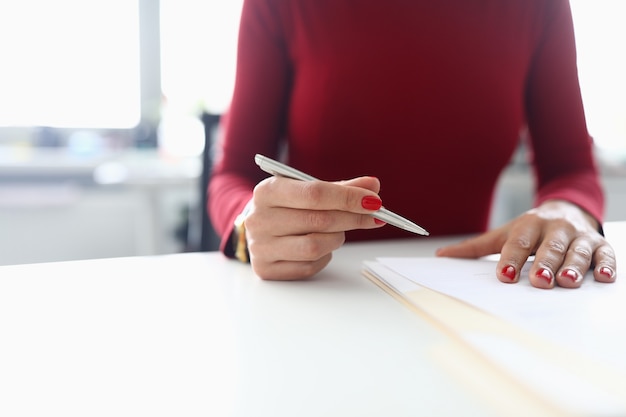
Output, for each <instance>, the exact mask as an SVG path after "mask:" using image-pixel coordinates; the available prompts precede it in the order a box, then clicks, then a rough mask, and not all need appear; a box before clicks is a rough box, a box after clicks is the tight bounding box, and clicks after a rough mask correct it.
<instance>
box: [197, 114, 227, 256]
mask: <svg viewBox="0 0 626 417" xmlns="http://www.w3.org/2000/svg"><path fill="white" fill-rule="evenodd" d="M220 117H221V116H220V115H218V114H210V113H207V112H203V113H202V114H201V116H200V119H201V120H202V124H203V125H204V152H203V153H202V176H201V178H200V184H199V187H200V189H199V190H198V191H199V192H200V196H201V198H200V204H201V205H200V207H199V211H200V216H199V217H200V225H199V227H200V238H199V247H198V250H199V251H202V252H206V251H216V250H219V247H220V238H219V236H218V235H217V233H216V232H215V230H214V229H213V225H212V224H211V221H210V220H209V216H208V213H207V202H208V199H209V195H208V185H209V179H210V178H211V171H212V170H213V146H214V144H215V138H216V136H217V128H218V126H219V122H220Z"/></svg>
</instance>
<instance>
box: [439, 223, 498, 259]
mask: <svg viewBox="0 0 626 417" xmlns="http://www.w3.org/2000/svg"><path fill="white" fill-rule="evenodd" d="M505 239H506V235H505V233H504V232H502V231H501V230H500V229H497V230H492V231H490V232H487V233H484V234H482V235H480V236H478V237H474V238H471V239H467V240H464V241H462V242H461V243H457V244H455V245H449V246H445V247H442V248H439V249H437V252H436V255H437V256H449V257H453V258H472V259H474V258H480V257H481V256H487V255H491V254H494V253H499V252H500V249H501V248H502V245H503V244H504V241H505Z"/></svg>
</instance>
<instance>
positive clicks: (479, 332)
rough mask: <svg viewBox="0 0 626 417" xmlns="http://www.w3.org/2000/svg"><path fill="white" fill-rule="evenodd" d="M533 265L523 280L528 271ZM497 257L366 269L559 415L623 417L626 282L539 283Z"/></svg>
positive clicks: (387, 263) (379, 263)
mask: <svg viewBox="0 0 626 417" xmlns="http://www.w3.org/2000/svg"><path fill="white" fill-rule="evenodd" d="M527 268H528V266H527V267H526V268H525V270H524V271H522V275H521V276H522V277H526V276H527ZM495 271H496V261H494V260H487V259H481V260H464V259H449V258H379V259H377V260H376V261H368V262H365V264H364V273H365V275H366V276H367V277H368V278H370V279H371V280H372V281H374V282H375V283H376V284H378V285H379V286H380V287H381V288H383V289H384V290H386V291H387V292H389V293H390V294H391V295H393V296H395V297H396V298H397V299H399V300H400V301H402V302H404V303H405V304H406V305H407V306H409V307H410V308H412V309H413V310H415V311H416V312H418V313H420V314H422V315H425V316H426V317H427V318H428V319H430V320H432V321H433V323H435V324H436V325H437V326H439V327H440V328H441V329H442V330H444V331H445V332H447V333H448V334H450V335H451V337H452V338H453V339H455V340H456V341H457V342H458V343H460V344H462V345H464V347H465V348H467V349H470V350H473V351H474V352H475V353H477V354H478V355H480V356H481V357H482V358H484V359H485V362H486V363H488V364H489V366H491V367H495V368H496V369H497V370H498V372H499V374H500V375H502V377H503V378H509V379H511V380H514V381H516V382H517V383H519V384H520V386H521V387H523V389H525V390H527V391H528V392H529V393H531V394H532V395H534V396H536V397H537V399H538V400H539V401H543V402H544V403H546V404H548V405H549V406H550V407H554V408H555V409H557V410H560V411H561V414H562V415H581V416H594V417H595V416H626V286H625V285H622V284H623V283H622V282H620V281H618V282H616V283H613V284H602V283H598V282H595V281H594V280H593V276H592V275H591V274H590V273H589V274H587V276H586V277H585V280H584V282H583V285H582V287H581V288H579V289H565V288H560V287H557V288H554V289H552V290H541V289H537V288H534V287H532V286H531V285H530V283H529V282H528V280H527V279H524V278H523V279H521V280H520V282H519V283H516V284H504V283H501V282H500V281H498V280H497V278H496V275H495Z"/></svg>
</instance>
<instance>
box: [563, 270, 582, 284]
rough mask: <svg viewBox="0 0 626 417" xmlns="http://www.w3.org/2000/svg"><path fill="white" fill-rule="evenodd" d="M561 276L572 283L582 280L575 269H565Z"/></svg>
mask: <svg viewBox="0 0 626 417" xmlns="http://www.w3.org/2000/svg"><path fill="white" fill-rule="evenodd" d="M561 276H562V277H563V278H568V279H570V280H571V281H572V282H578V281H580V280H581V279H582V277H581V276H580V275H579V274H578V272H576V271H574V270H573V269H564V270H563V271H562V272H561Z"/></svg>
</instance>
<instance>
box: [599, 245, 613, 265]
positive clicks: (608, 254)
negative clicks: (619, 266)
mask: <svg viewBox="0 0 626 417" xmlns="http://www.w3.org/2000/svg"><path fill="white" fill-rule="evenodd" d="M596 254H597V255H598V256H599V257H601V258H603V259H605V260H606V259H609V260H611V261H613V262H615V260H616V259H615V252H614V251H613V248H611V247H610V246H607V245H603V246H600V248H598V250H597V251H596Z"/></svg>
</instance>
